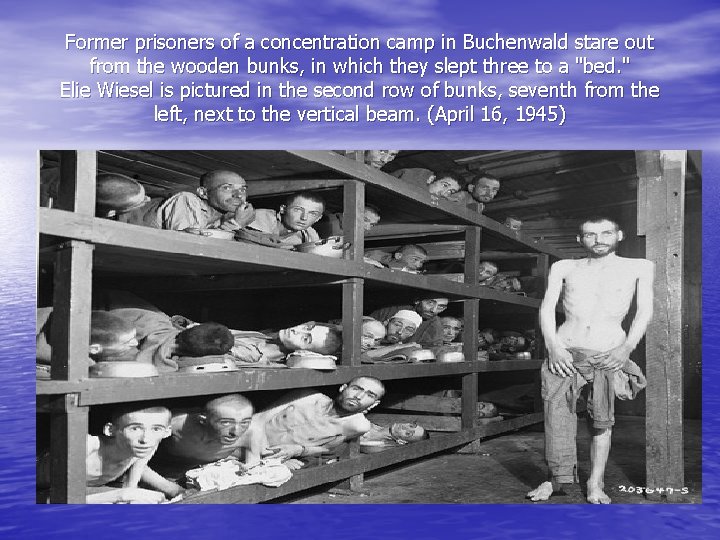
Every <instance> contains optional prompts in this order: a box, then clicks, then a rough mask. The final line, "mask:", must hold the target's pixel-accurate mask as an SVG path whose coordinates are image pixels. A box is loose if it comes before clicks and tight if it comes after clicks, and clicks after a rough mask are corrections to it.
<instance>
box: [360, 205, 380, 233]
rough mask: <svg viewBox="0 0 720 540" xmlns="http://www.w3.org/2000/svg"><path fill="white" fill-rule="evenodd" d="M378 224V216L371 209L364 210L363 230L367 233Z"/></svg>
mask: <svg viewBox="0 0 720 540" xmlns="http://www.w3.org/2000/svg"><path fill="white" fill-rule="evenodd" d="M378 223H380V214H378V213H377V212H376V211H375V210H373V209H372V208H365V212H364V213H363V229H365V230H366V231H369V230H370V229H372V228H373V227H374V226H375V225H377V224H378Z"/></svg>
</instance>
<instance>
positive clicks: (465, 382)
mask: <svg viewBox="0 0 720 540" xmlns="http://www.w3.org/2000/svg"><path fill="white" fill-rule="evenodd" d="M481 235H482V229H480V227H468V228H467V229H466V230H465V283H477V282H478V275H479V270H478V261H479V260H480V238H481ZM463 319H464V323H465V327H464V329H463V354H464V355H465V360H466V361H470V362H477V354H478V353H477V351H478V324H479V323H478V321H479V319H480V301H479V300H476V299H475V300H465V301H464V302H463ZM477 395H478V376H477V373H469V374H467V375H463V377H462V414H461V425H462V428H463V429H468V428H471V427H473V426H474V425H475V411H476V409H477V400H478V398H477Z"/></svg>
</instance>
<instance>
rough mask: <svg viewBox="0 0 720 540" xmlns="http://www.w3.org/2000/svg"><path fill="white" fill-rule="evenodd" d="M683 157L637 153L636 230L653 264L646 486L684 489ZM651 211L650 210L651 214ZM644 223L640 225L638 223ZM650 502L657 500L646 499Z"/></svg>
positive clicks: (671, 153)
mask: <svg viewBox="0 0 720 540" xmlns="http://www.w3.org/2000/svg"><path fill="white" fill-rule="evenodd" d="M685 163H686V155H685V152H676V151H640V152H637V170H638V178H639V183H638V196H642V195H643V194H644V195H645V197H646V200H645V201H638V230H639V231H644V233H645V235H646V238H647V241H646V251H647V258H648V259H650V260H651V261H653V262H654V263H655V283H654V291H655V296H654V305H653V319H652V321H651V322H650V325H649V327H648V332H647V337H646V351H647V352H646V356H647V358H646V371H647V379H648V387H647V390H646V396H647V397H646V399H647V403H648V412H647V418H646V433H647V434H646V438H647V448H646V456H647V463H646V472H647V479H646V483H645V484H646V486H647V487H648V488H653V489H657V488H674V493H673V494H669V493H668V494H667V498H668V500H671V501H672V500H677V499H678V497H679V495H678V493H679V491H680V489H681V488H682V487H684V486H683V484H684V471H683V465H684V464H683V436H682V427H683V426H682V365H683V364H682V265H683V245H682V241H683V226H684V199H685ZM649 209H652V211H649ZM642 220H644V221H642ZM648 498H650V499H657V498H659V496H658V495H655V494H653V495H649V496H648Z"/></svg>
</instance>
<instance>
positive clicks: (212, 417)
mask: <svg viewBox="0 0 720 540" xmlns="http://www.w3.org/2000/svg"><path fill="white" fill-rule="evenodd" d="M252 413H253V410H252V407H250V406H249V405H240V404H238V403H221V404H219V405H214V406H213V407H212V408H211V409H209V410H208V411H207V416H206V418H207V426H208V430H209V431H210V433H211V434H212V436H213V437H214V438H215V440H217V441H219V442H220V443H221V444H223V445H232V444H234V443H236V442H237V441H238V439H239V438H240V436H241V435H242V434H243V433H245V432H246V431H247V429H248V427H250V421H251V419H252Z"/></svg>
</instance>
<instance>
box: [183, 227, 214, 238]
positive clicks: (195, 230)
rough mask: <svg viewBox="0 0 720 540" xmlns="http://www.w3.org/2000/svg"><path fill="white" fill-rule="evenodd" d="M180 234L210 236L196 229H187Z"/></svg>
mask: <svg viewBox="0 0 720 540" xmlns="http://www.w3.org/2000/svg"><path fill="white" fill-rule="evenodd" d="M182 232H186V233H190V234H197V235H198V236H210V233H209V232H207V231H203V230H202V229H198V228H197V227H188V228H187V229H183V231H182Z"/></svg>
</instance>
